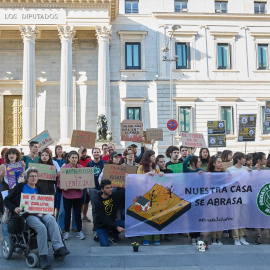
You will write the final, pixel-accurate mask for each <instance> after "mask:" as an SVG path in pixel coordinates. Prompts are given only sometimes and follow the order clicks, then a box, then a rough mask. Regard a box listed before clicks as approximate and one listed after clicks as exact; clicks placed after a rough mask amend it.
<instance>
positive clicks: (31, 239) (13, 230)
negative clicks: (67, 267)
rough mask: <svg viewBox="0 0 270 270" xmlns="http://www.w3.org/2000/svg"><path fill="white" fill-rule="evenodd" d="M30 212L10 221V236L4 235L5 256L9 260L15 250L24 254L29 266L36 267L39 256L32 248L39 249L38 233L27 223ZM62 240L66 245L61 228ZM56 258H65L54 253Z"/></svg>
mask: <svg viewBox="0 0 270 270" xmlns="http://www.w3.org/2000/svg"><path fill="white" fill-rule="evenodd" d="M28 215H29V213H27V212H25V213H22V214H20V215H17V214H16V215H14V216H12V217H11V218H10V220H9V222H8V224H7V225H8V233H9V236H6V237H4V239H3V243H2V253H3V258H5V259H6V260H9V259H10V258H11V256H12V254H13V252H15V253H17V254H24V256H25V262H26V264H27V266H28V267H30V268H34V267H37V266H39V257H38V255H37V254H36V253H34V252H32V250H34V249H37V248H38V246H37V233H36V232H35V231H34V230H33V229H32V228H30V227H29V226H28V225H27V224H26V218H27V217H28ZM59 231H60V234H61V238H62V242H63V244H64V246H65V247H66V245H65V242H64V239H63V237H62V233H61V229H60V228H59ZM49 242H50V236H49V234H48V244H49ZM54 259H56V260H58V261H61V260H63V259H64V257H63V258H58V257H57V256H56V255H55V254H54Z"/></svg>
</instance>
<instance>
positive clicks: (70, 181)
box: [60, 167, 95, 189]
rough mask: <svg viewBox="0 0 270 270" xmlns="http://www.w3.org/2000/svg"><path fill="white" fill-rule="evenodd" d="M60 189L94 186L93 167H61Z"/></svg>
mask: <svg viewBox="0 0 270 270" xmlns="http://www.w3.org/2000/svg"><path fill="white" fill-rule="evenodd" d="M60 185H61V189H84V188H94V187H95V179H94V167H91V168H90V167H85V168H63V167H62V168H61V170H60Z"/></svg>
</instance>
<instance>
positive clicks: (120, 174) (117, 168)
mask: <svg viewBox="0 0 270 270" xmlns="http://www.w3.org/2000/svg"><path fill="white" fill-rule="evenodd" d="M137 169H138V167H137V166H126V165H114V164H105V165H104V172H103V178H102V179H109V180H110V181H111V182H112V186H113V187H125V183H126V174H127V173H128V174H136V173H137Z"/></svg>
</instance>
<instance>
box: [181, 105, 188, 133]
mask: <svg viewBox="0 0 270 270" xmlns="http://www.w3.org/2000/svg"><path fill="white" fill-rule="evenodd" d="M179 110H180V111H179V121H178V123H180V125H179V127H180V132H190V131H191V125H190V122H191V107H180V109H179Z"/></svg>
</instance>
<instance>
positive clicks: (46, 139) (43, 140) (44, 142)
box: [29, 130, 54, 152]
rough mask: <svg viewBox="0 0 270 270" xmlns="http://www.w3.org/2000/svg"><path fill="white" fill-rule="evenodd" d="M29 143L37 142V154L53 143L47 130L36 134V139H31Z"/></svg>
mask: <svg viewBox="0 0 270 270" xmlns="http://www.w3.org/2000/svg"><path fill="white" fill-rule="evenodd" d="M31 141H36V142H38V144H39V146H38V151H39V152H40V151H42V150H43V149H45V148H47V147H48V146H49V145H51V144H53V143H54V142H53V140H52V138H51V135H50V134H49V131H48V130H44V131H43V132H41V133H40V134H38V135H37V136H36V137H34V138H33V139H31V140H30V141H29V142H31Z"/></svg>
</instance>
